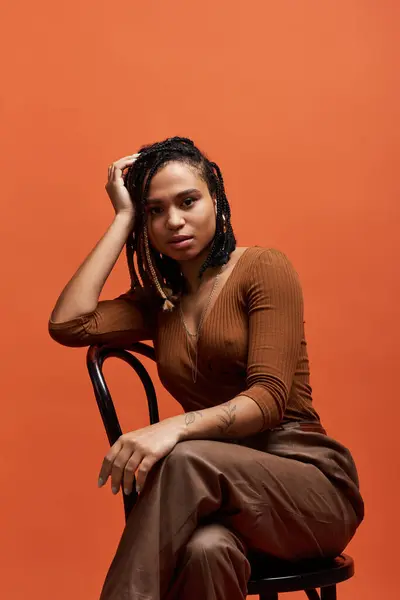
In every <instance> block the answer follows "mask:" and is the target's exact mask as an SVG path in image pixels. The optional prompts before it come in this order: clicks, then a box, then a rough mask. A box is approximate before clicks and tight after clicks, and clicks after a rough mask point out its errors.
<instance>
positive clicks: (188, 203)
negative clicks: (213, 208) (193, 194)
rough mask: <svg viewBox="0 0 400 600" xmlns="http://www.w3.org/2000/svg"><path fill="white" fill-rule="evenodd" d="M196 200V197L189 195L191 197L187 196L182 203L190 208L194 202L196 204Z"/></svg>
mask: <svg viewBox="0 0 400 600" xmlns="http://www.w3.org/2000/svg"><path fill="white" fill-rule="evenodd" d="M195 202H196V198H190V197H189V198H186V199H185V200H184V201H183V203H182V204H183V206H184V207H185V208H190V207H191V206H193V204H194V203H195Z"/></svg>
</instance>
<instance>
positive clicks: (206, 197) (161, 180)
mask: <svg viewBox="0 0 400 600" xmlns="http://www.w3.org/2000/svg"><path fill="white" fill-rule="evenodd" d="M147 198H148V199H147V204H146V212H147V224H148V233H149V240H150V242H151V244H152V246H153V247H154V248H155V249H156V250H158V252H162V253H163V254H166V255H167V256H169V257H170V258H173V259H175V260H177V261H178V262H181V261H187V260H191V259H194V258H196V257H197V256H199V255H200V254H201V253H202V252H203V251H204V250H205V249H206V248H208V246H209V245H210V243H211V242H212V240H213V238H214V235H215V200H214V199H213V198H212V197H211V195H210V192H209V190H208V187H207V184H206V182H205V181H204V180H203V179H202V178H201V176H200V174H199V172H198V171H197V170H196V169H195V168H194V167H191V166H189V165H187V164H184V163H181V162H170V163H168V164H167V165H165V166H164V167H163V168H162V169H160V170H159V171H158V172H157V173H156V174H155V175H154V177H153V179H152V180H151V183H150V189H149V193H148V197H147Z"/></svg>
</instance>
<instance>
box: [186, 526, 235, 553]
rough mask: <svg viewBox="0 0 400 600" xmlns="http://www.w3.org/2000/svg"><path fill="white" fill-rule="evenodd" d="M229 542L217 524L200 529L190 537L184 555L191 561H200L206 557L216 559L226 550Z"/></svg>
mask: <svg viewBox="0 0 400 600" xmlns="http://www.w3.org/2000/svg"><path fill="white" fill-rule="evenodd" d="M228 544H229V540H227V539H226V534H225V531H223V528H222V527H221V526H219V525H217V524H215V525H208V526H206V527H200V528H199V529H197V530H196V531H195V532H194V534H193V535H192V537H191V539H190V540H189V542H188V544H187V546H186V554H187V556H188V558H190V559H191V560H192V561H193V560H194V561H200V560H203V559H204V558H205V557H207V560H209V559H210V558H212V557H218V556H220V555H221V553H224V551H225V550H226V549H227V546H228Z"/></svg>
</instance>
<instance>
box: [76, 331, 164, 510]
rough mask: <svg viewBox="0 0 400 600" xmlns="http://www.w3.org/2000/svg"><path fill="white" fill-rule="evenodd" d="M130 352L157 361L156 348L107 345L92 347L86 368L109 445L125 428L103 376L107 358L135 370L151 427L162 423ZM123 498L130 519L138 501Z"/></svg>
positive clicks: (149, 385) (146, 376) (139, 366)
mask: <svg viewBox="0 0 400 600" xmlns="http://www.w3.org/2000/svg"><path fill="white" fill-rule="evenodd" d="M131 352H135V353H137V354H141V355H142V356H146V357H147V358H150V359H152V360H155V352H154V348H152V347H151V346H148V345H147V344H142V343H137V344H133V345H132V346H131V347H130V348H129V350H122V349H119V348H112V347H107V346H90V347H89V349H88V352H87V355H86V365H87V368H88V371H89V376H90V379H91V382H92V385H93V390H94V395H95V397H96V401H97V406H98V408H99V411H100V415H101V418H102V420H103V425H104V428H105V430H106V433H107V437H108V441H109V443H110V446H112V445H113V444H115V442H116V441H117V440H118V438H119V437H120V436H121V435H122V429H121V426H120V423H119V420H118V416H117V413H116V410H115V406H114V402H113V400H112V397H111V394H110V390H109V389H108V386H107V384H106V381H105V378H104V375H103V365H104V361H105V360H106V359H107V358H119V359H121V360H123V361H125V362H126V363H128V364H129V365H130V366H131V367H132V368H133V370H134V371H135V372H136V373H137V375H138V376H139V379H140V381H141V382H142V384H143V387H144V390H145V392H146V398H147V406H148V410H149V420H150V424H151V425H152V424H154V423H158V421H159V420H160V418H159V414H158V404H157V396H156V392H155V389H154V385H153V382H152V380H151V377H150V375H149V374H148V372H147V370H146V368H145V367H144V366H143V364H142V363H141V362H140V360H139V359H138V358H136V356H133V354H131ZM133 489H135V485H134V486H133ZM122 493H123V492H122ZM123 498H124V509H125V518H126V519H127V518H128V515H129V513H130V511H131V510H132V508H133V506H134V504H135V502H136V499H137V494H136V493H134V492H132V493H131V494H130V495H129V496H126V495H125V494H124V493H123Z"/></svg>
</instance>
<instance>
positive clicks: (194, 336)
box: [179, 269, 221, 383]
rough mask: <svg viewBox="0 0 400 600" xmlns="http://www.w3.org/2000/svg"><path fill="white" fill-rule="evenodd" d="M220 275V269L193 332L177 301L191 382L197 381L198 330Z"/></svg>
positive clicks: (180, 304)
mask: <svg viewBox="0 0 400 600" xmlns="http://www.w3.org/2000/svg"><path fill="white" fill-rule="evenodd" d="M220 275H221V269H220V270H219V272H218V273H217V275H216V276H215V279H214V283H213V286H212V288H211V292H210V295H209V296H208V300H207V302H206V304H205V306H204V308H203V310H202V312H201V315H200V320H199V324H198V326H197V329H196V331H195V332H194V333H192V332H191V331H189V329H188V327H187V325H186V321H185V317H184V315H183V310H182V302H180V303H179V308H180V314H181V321H182V324H183V327H184V329H185V333H186V349H187V353H188V358H189V362H190V367H191V369H192V379H193V383H196V381H197V372H198V371H197V357H198V352H197V345H198V342H199V337H200V331H201V327H202V325H203V321H204V317H205V315H206V313H207V310H208V307H209V306H210V302H211V300H212V297H213V296H214V292H215V288H216V287H217V283H218V280H219V276H220ZM190 340H193V346H194V358H192V352H191V347H190V346H191V344H190Z"/></svg>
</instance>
